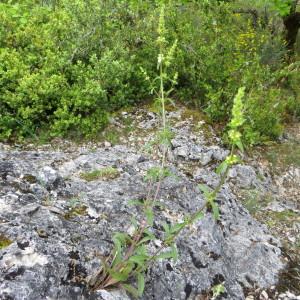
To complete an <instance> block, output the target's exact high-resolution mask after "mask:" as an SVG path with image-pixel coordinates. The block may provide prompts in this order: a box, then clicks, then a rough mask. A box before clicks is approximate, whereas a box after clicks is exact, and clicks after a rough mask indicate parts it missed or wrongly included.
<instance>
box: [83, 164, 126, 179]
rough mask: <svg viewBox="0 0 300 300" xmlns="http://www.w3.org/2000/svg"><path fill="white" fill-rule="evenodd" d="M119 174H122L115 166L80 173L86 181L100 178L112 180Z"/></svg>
mask: <svg viewBox="0 0 300 300" xmlns="http://www.w3.org/2000/svg"><path fill="white" fill-rule="evenodd" d="M118 176H120V173H119V171H118V170H117V169H116V168H113V167H106V168H102V169H100V170H94V171H92V172H88V173H81V174H80V178H82V179H84V180H86V181H94V180H98V179H102V180H111V179H115V178H117V177H118Z"/></svg>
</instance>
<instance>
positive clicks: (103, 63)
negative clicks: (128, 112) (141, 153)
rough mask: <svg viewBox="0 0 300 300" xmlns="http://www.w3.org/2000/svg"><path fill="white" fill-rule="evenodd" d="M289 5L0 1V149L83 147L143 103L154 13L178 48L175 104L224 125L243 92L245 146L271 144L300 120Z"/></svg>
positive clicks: (274, 0) (295, 18) (153, 60)
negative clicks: (76, 141)
mask: <svg viewBox="0 0 300 300" xmlns="http://www.w3.org/2000/svg"><path fill="white" fill-rule="evenodd" d="M297 2H299V1H292V0H270V1H264V0H249V1H242V0H232V1H217V0H209V1H208V0H198V1H187V0H186V1H184V0H181V1H177V0H165V1H158V0H157V1H156V0H147V1H144V0H143V1H141V0H128V1H124V0H106V1H99V0H72V1H71V0H21V1H14V0H4V1H1V3H0V24H1V27H0V140H2V141H8V140H13V141H16V140H19V141H20V140H22V139H24V138H26V137H31V136H38V137H40V136H47V137H54V136H68V137H88V138H90V137H93V136H97V134H99V132H100V131H101V130H102V129H103V128H104V127H105V125H106V124H107V123H108V121H109V116H110V114H111V113H113V112H114V111H117V110H119V109H121V108H122V107H126V106H132V105H138V104H139V103H140V102H142V101H145V100H148V99H149V92H150V91H151V89H152V88H153V86H152V85H151V84H150V80H147V78H148V77H147V76H149V77H150V78H153V77H155V74H157V42H156V41H157V30H156V29H157V23H158V19H159V11H160V10H159V6H160V4H161V3H164V4H165V7H166V9H165V22H166V30H167V31H166V37H167V39H169V41H170V42H172V41H174V40H177V41H178V43H177V50H176V53H175V57H174V61H173V63H172V66H170V69H171V70H170V72H171V73H172V74H173V75H174V76H175V77H176V78H177V85H176V86H175V87H173V90H172V97H173V98H175V99H178V100H180V101H182V102H183V103H186V104H187V105H192V106H193V107H195V109H201V110H203V111H204V112H205V113H206V114H207V116H208V117H209V119H210V120H211V121H212V122H218V123H220V124H226V121H228V119H229V117H230V112H231V109H232V101H233V99H234V95H235V94H236V93H237V90H238V88H239V87H240V86H244V87H245V94H246V95H245V111H244V114H245V122H244V124H243V129H242V131H243V139H244V140H243V142H244V143H246V144H248V145H249V144H250V145H253V144H257V143H261V142H264V141H266V140H269V139H275V138H277V137H279V136H280V135H281V134H282V130H283V124H284V123H285V122H286V121H289V120H292V119H295V118H299V116H300V96H299V94H300V84H299V83H300V72H299V52H300V51H299V48H300V46H299V43H300V42H299V40H300V39H299V34H298V39H297V33H298V29H299V23H300V20H299V19H300V17H299V14H300V12H299V11H300V8H299V3H297ZM293 22H294V23H293ZM291 24H292V25H293V26H291ZM145 74H147V75H146V76H145ZM145 77H146V78H145ZM145 79H146V80H145ZM157 84H159V83H158V82H157ZM167 88H168V87H167Z"/></svg>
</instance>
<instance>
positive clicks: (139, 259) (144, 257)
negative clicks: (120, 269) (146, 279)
mask: <svg viewBox="0 0 300 300" xmlns="http://www.w3.org/2000/svg"><path fill="white" fill-rule="evenodd" d="M148 258H149V257H148V256H147V255H134V256H131V257H130V258H129V259H128V261H130V262H133V263H136V264H138V265H139V266H141V267H143V266H144V265H145V261H146V260H147V259H148Z"/></svg>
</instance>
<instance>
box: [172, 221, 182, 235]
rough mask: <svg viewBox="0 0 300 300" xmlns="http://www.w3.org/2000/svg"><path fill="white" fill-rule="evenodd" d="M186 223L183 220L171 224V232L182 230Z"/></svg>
mask: <svg viewBox="0 0 300 300" xmlns="http://www.w3.org/2000/svg"><path fill="white" fill-rule="evenodd" d="M185 225H186V223H185V222H182V223H177V224H175V225H173V226H171V227H170V233H171V234H174V233H177V232H178V231H180V230H181V229H182V228H183V227H184V226H185Z"/></svg>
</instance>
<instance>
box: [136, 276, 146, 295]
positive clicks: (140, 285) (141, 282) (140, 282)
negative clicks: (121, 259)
mask: <svg viewBox="0 0 300 300" xmlns="http://www.w3.org/2000/svg"><path fill="white" fill-rule="evenodd" d="M137 286H138V295H139V297H141V296H142V295H143V292H144V288H145V277H144V274H142V273H138V274H137Z"/></svg>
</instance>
